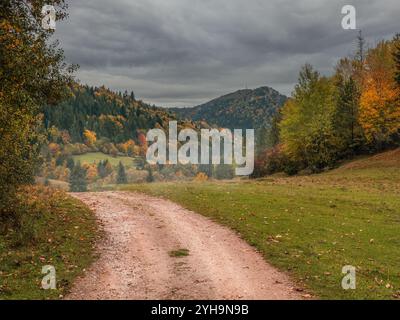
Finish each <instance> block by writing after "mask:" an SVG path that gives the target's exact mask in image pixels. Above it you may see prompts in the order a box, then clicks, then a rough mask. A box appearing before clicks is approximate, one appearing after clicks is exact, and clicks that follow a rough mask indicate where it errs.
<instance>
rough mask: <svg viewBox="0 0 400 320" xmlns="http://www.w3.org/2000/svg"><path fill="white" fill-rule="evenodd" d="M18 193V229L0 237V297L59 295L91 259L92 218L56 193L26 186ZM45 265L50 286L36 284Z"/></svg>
mask: <svg viewBox="0 0 400 320" xmlns="http://www.w3.org/2000/svg"><path fill="white" fill-rule="evenodd" d="M20 197H21V200H20V208H19V211H21V212H22V215H21V223H22V226H21V228H20V229H19V230H9V231H8V232H7V233H6V234H3V235H0V299H59V298H62V297H63V296H64V295H65V293H66V292H67V291H68V289H69V288H70V286H71V284H72V281H73V280H74V278H75V277H76V276H78V275H79V274H80V273H82V271H83V269H84V268H85V267H87V266H88V265H89V264H90V263H91V261H92V260H93V259H94V255H93V246H94V241H95V239H96V238H97V236H98V234H99V233H98V229H97V224H96V220H95V217H94V215H93V213H92V212H91V211H90V210H89V209H88V208H87V207H86V206H85V205H84V204H82V203H81V202H79V201H78V200H76V199H73V198H71V197H70V196H68V195H66V194H65V193H63V192H61V191H55V190H50V189H48V188H44V187H29V188H27V189H25V190H24V191H23V192H22V193H21V195H20ZM45 265H52V266H54V267H55V270H56V280H57V289H55V290H43V289H42V288H41V281H42V278H43V277H44V276H45V275H44V274H42V273H41V271H42V267H43V266H45Z"/></svg>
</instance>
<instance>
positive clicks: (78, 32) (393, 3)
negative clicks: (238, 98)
mask: <svg viewBox="0 0 400 320" xmlns="http://www.w3.org/2000/svg"><path fill="white" fill-rule="evenodd" d="M345 4H349V2H348V1H329V0H319V1H318V0H299V1H289V0H268V1H266V0H247V1H239V0H191V1H188V0H168V1H165V0H135V1H129V0H114V1H111V2H110V1H106V0H84V1H77V0H70V1H69V13H70V18H69V19H68V20H67V21H66V22H62V23H59V24H58V25H57V31H56V37H57V38H59V39H60V41H61V45H62V47H63V48H64V49H65V53H66V56H67V60H68V61H70V62H73V63H78V64H79V65H80V66H81V68H80V70H79V71H78V72H77V77H78V78H79V79H80V80H81V81H82V82H83V83H88V84H91V85H102V84H104V85H106V86H108V87H110V88H111V89H115V90H125V89H127V90H133V91H135V93H136V96H137V97H138V98H141V99H143V100H145V101H147V102H150V103H154V104H157V105H161V106H191V105H196V104H199V103H202V102H206V101H207V100H209V99H212V98H214V97H216V96H218V95H221V94H225V93H228V92H230V91H233V90H237V89H240V88H243V87H245V86H246V85H247V86H248V87H250V88H251V87H258V86H264V85H268V86H271V87H273V88H275V89H277V90H279V91H281V92H282V93H285V94H290V92H291V90H292V88H293V85H294V83H295V82H296V79H297V74H298V71H299V69H300V67H301V65H303V64H304V63H306V62H309V63H312V64H313V65H314V66H315V67H316V68H318V69H319V70H320V71H321V72H322V73H324V74H328V73H329V72H331V70H332V67H333V66H334V65H335V63H336V61H337V59H338V58H339V57H341V56H344V55H348V54H351V53H352V52H353V50H354V39H355V36H356V31H349V30H343V29H342V28H341V18H342V15H341V12H340V11H341V8H342V6H343V5H345ZM351 4H353V5H354V6H355V7H356V9H357V23H358V27H359V28H362V29H363V31H364V34H365V35H366V37H367V41H368V42H369V43H371V44H374V43H375V42H376V41H378V40H380V39H382V38H389V37H391V36H393V34H394V33H396V32H400V30H399V29H398V17H399V14H400V4H398V0H353V1H352V3H351Z"/></svg>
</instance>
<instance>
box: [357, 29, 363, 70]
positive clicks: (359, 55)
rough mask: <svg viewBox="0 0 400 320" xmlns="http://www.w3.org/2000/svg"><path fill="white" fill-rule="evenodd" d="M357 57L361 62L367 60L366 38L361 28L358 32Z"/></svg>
mask: <svg viewBox="0 0 400 320" xmlns="http://www.w3.org/2000/svg"><path fill="white" fill-rule="evenodd" d="M356 59H357V60H358V62H359V63H360V64H362V63H364V60H365V39H364V36H363V35H362V31H361V30H360V31H359V32H358V36H357V51H356Z"/></svg>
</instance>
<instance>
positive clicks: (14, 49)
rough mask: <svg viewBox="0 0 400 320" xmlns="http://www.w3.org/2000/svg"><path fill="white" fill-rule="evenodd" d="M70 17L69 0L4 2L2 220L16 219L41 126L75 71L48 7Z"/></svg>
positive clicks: (0, 33)
mask: <svg viewBox="0 0 400 320" xmlns="http://www.w3.org/2000/svg"><path fill="white" fill-rule="evenodd" d="M45 4H46V5H53V6H55V8H56V12H57V14H56V16H57V20H62V19H64V18H65V17H66V12H65V9H66V6H65V4H64V1H63V0H35V1H30V0H25V1H24V0H2V1H1V4H0V16H1V21H0V83H1V88H0V128H1V129H0V141H1V145H0V163H1V166H0V223H1V222H2V221H5V220H8V218H12V217H14V218H15V215H14V212H13V209H12V208H13V206H12V205H11V203H12V202H13V201H14V199H15V194H16V191H17V189H18V186H20V185H22V184H26V183H29V182H31V181H32V179H33V175H34V171H35V167H36V165H37V163H38V154H39V148H40V143H41V141H42V140H43V139H42V137H41V136H39V134H38V130H37V128H38V127H39V126H40V124H41V119H40V113H41V107H42V106H44V105H46V104H47V105H52V104H55V103H57V102H59V101H60V99H62V98H63V93H64V92H65V90H64V89H65V86H66V83H68V82H70V80H71V77H70V71H72V68H69V67H68V66H67V65H66V64H65V63H64V57H63V52H62V50H60V49H59V48H58V46H57V43H52V42H51V40H50V36H51V34H52V33H53V31H52V30H44V29H43V28H42V26H41V20H42V14H41V10H42V7H43V5H45Z"/></svg>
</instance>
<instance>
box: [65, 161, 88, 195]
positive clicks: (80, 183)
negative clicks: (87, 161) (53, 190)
mask: <svg viewBox="0 0 400 320" xmlns="http://www.w3.org/2000/svg"><path fill="white" fill-rule="evenodd" d="M86 174H87V172H86V169H85V168H83V167H82V166H81V163H80V161H78V162H77V163H76V164H75V166H74V168H73V170H72V172H71V175H70V178H69V183H70V191H71V192H85V191H87V178H86Z"/></svg>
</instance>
